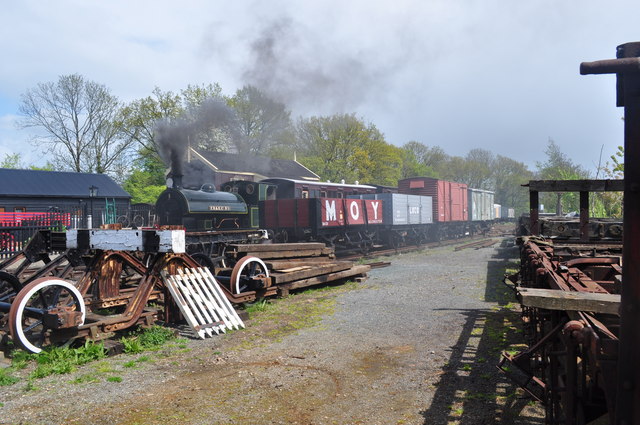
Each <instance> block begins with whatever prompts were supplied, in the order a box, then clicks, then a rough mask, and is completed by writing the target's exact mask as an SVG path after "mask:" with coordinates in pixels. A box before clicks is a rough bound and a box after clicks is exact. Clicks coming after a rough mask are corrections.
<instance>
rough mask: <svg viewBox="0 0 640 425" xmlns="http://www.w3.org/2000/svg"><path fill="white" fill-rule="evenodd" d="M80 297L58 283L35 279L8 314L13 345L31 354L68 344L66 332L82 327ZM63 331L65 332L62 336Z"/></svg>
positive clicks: (67, 285)
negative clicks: (49, 347)
mask: <svg viewBox="0 0 640 425" xmlns="http://www.w3.org/2000/svg"><path fill="white" fill-rule="evenodd" d="M85 315H86V308H85V305H84V300H83V298H82V294H81V293H80V291H78V289H76V287H75V286H73V284H71V283H70V282H67V281H65V280H61V279H55V278H54V279H52V278H41V279H36V280H34V281H33V282H31V283H30V284H28V285H27V286H25V287H24V288H22V290H21V291H20V292H19V293H18V295H17V296H16V297H15V299H14V300H13V303H12V304H11V309H10V310H9V332H10V333H11V337H12V338H13V341H14V343H16V344H18V345H19V346H20V347H22V348H24V349H25V350H27V351H31V352H32V353H39V352H40V351H42V347H43V346H45V345H47V344H52V343H64V342H67V341H68V340H70V339H71V338H72V336H73V332H68V331H69V330H71V329H72V328H76V327H78V326H80V325H82V324H83V323H84V319H85ZM65 331H66V332H65Z"/></svg>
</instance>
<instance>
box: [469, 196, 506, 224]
mask: <svg viewBox="0 0 640 425" xmlns="http://www.w3.org/2000/svg"><path fill="white" fill-rule="evenodd" d="M467 193H468V194H469V204H468V205H469V212H470V213H469V220H471V221H489V220H494V219H495V218H496V217H500V214H497V215H496V211H495V209H494V206H495V205H496V204H494V203H493V198H494V194H493V192H491V191H489V190H482V189H472V188H469V189H468V191H467Z"/></svg>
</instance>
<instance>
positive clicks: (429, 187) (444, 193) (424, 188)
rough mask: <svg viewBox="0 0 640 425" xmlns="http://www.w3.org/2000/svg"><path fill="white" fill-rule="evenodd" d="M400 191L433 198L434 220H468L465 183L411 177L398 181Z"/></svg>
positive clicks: (440, 221)
mask: <svg viewBox="0 0 640 425" xmlns="http://www.w3.org/2000/svg"><path fill="white" fill-rule="evenodd" d="M398 191H399V192H400V193H406V194H411V195H423V196H431V197H432V198H433V221H434V222H439V223H443V222H454V221H467V220H468V219H469V214H468V202H469V200H468V194H467V192H468V188H467V185H466V184H464V183H454V182H449V181H446V180H439V179H434V178H431V177H411V178H408V179H403V180H399V181H398Z"/></svg>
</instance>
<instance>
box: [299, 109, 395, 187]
mask: <svg viewBox="0 0 640 425" xmlns="http://www.w3.org/2000/svg"><path fill="white" fill-rule="evenodd" d="M296 136H297V139H298V146H299V147H301V155H300V162H301V163H302V164H303V165H305V166H306V167H308V168H309V169H311V170H313V171H314V172H316V173H317V174H318V175H320V177H321V179H322V180H329V181H333V182H339V181H341V180H343V179H344V180H345V181H346V182H349V183H353V182H355V181H359V182H362V183H365V182H366V183H375V184H382V185H395V184H396V183H397V181H398V179H399V178H400V177H401V172H402V158H403V153H402V150H401V149H399V148H396V147H395V146H392V145H389V144H388V143H387V142H386V141H385V140H384V136H383V135H382V133H380V131H378V129H377V128H376V127H375V126H374V125H373V124H365V123H364V122H363V121H362V120H360V119H358V118H356V116H355V115H353V114H343V115H333V116H330V117H311V118H308V119H301V120H300V121H299V122H298V124H297V126H296Z"/></svg>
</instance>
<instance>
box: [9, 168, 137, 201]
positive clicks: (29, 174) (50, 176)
mask: <svg viewBox="0 0 640 425" xmlns="http://www.w3.org/2000/svg"><path fill="white" fill-rule="evenodd" d="M91 186H94V187H97V188H98V193H97V197H98V198H131V195H129V194H128V193H127V192H126V191H125V190H124V189H122V188H121V187H120V186H119V185H118V184H117V183H116V182H114V181H113V180H112V179H111V177H109V176H107V175H106V174H90V173H75V172H66V171H42V170H16V169H9V168H0V197H8V196H11V197H14V196H36V197H70V198H88V197H89V188H90V187H91Z"/></svg>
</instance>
